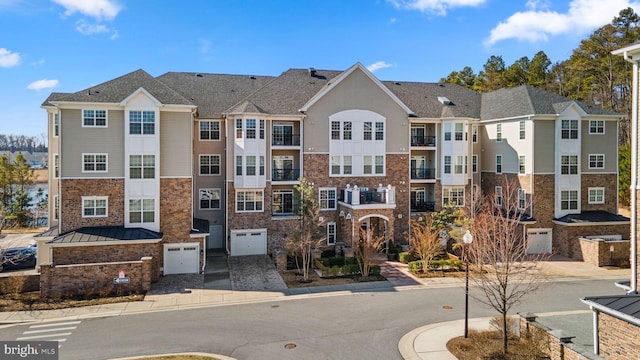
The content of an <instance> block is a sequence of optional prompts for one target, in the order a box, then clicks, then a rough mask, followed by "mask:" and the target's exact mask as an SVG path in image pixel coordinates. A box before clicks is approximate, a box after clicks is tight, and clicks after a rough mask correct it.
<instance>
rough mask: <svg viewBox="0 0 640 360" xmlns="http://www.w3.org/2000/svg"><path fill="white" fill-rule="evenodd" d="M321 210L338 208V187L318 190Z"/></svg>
mask: <svg viewBox="0 0 640 360" xmlns="http://www.w3.org/2000/svg"><path fill="white" fill-rule="evenodd" d="M318 195H319V200H320V201H319V204H320V210H335V209H336V196H337V191H336V188H320V189H319V190H318Z"/></svg>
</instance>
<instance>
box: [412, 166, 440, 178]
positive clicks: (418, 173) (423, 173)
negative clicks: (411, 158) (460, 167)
mask: <svg viewBox="0 0 640 360" xmlns="http://www.w3.org/2000/svg"><path fill="white" fill-rule="evenodd" d="M435 178H436V169H422V168H419V169H416V168H411V179H412V180H424V179H435Z"/></svg>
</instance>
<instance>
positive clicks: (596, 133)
mask: <svg viewBox="0 0 640 360" xmlns="http://www.w3.org/2000/svg"><path fill="white" fill-rule="evenodd" d="M592 121H593V122H596V121H602V132H591V122H592ZM606 124H607V123H606V122H605V121H604V120H589V135H604V134H605V132H606V131H607V130H606V129H607V127H606V126H605V125H606Z"/></svg>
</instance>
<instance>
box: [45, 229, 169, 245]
mask: <svg viewBox="0 0 640 360" xmlns="http://www.w3.org/2000/svg"><path fill="white" fill-rule="evenodd" d="M160 239H162V233H159V232H155V231H151V230H147V229H143V228H125V227H122V226H94V227H83V228H79V229H75V230H72V231H69V232H66V233H64V234H60V235H58V236H56V237H55V238H54V239H53V240H51V241H49V242H48V244H82V243H96V242H105V243H106V242H110V241H122V240H160Z"/></svg>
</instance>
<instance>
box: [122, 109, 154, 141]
mask: <svg viewBox="0 0 640 360" xmlns="http://www.w3.org/2000/svg"><path fill="white" fill-rule="evenodd" d="M134 112H139V113H140V133H139V134H137V133H136V134H134V133H132V132H131V123H132V121H131V113H134ZM144 113H153V133H148V132H145V131H144V124H145V122H144ZM127 116H128V120H129V121H128V124H127V135H129V136H156V135H158V134H159V131H160V124H159V122H158V121H159V118H160V115H159V114H158V112H157V111H156V110H149V109H146V110H129V112H128V113H127ZM136 123H137V122H136ZM146 124H149V123H146Z"/></svg>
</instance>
